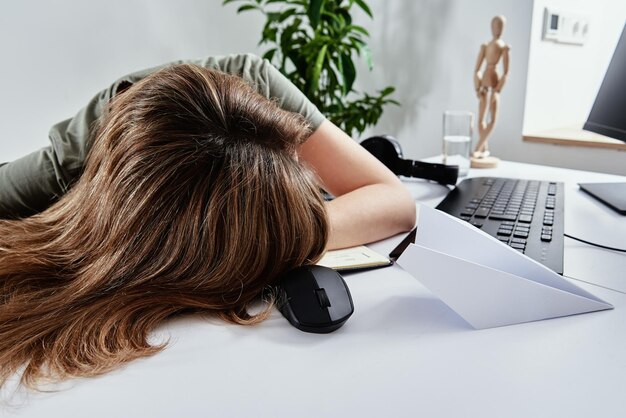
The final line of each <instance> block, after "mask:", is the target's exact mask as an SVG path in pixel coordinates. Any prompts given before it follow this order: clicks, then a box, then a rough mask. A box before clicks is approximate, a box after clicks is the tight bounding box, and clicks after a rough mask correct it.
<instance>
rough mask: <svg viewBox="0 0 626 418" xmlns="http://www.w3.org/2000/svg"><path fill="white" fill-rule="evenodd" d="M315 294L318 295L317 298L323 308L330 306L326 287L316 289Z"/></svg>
mask: <svg viewBox="0 0 626 418" xmlns="http://www.w3.org/2000/svg"><path fill="white" fill-rule="evenodd" d="M315 294H316V295H317V300H318V302H319V303H320V306H321V307H322V308H329V307H330V300H329V299H328V295H327V294H326V290H325V289H324V288H321V289H315Z"/></svg>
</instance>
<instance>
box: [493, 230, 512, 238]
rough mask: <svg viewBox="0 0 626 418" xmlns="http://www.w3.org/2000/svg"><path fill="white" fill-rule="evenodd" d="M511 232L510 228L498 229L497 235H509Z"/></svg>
mask: <svg viewBox="0 0 626 418" xmlns="http://www.w3.org/2000/svg"><path fill="white" fill-rule="evenodd" d="M512 233H513V231H512V230H510V229H498V232H497V234H498V235H503V236H505V237H510V236H511V234H512Z"/></svg>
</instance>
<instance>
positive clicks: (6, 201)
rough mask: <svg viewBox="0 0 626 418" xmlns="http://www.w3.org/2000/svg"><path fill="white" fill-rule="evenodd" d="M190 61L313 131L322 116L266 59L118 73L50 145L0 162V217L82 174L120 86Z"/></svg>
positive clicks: (20, 213) (51, 195)
mask: <svg viewBox="0 0 626 418" xmlns="http://www.w3.org/2000/svg"><path fill="white" fill-rule="evenodd" d="M182 63H192V64H197V65H201V66H204V67H206V68H213V69H217V70H220V71H222V72H225V73H228V74H233V75H238V76H240V77H242V78H243V79H244V80H246V81H247V82H248V83H250V84H251V85H252V86H253V87H254V88H255V89H256V90H257V91H258V92H259V93H260V94H262V95H263V96H265V97H267V98H269V99H272V100H275V101H276V102H277V103H278V105H279V106H281V107H282V108H283V109H285V110H288V111H291V112H297V113H300V114H302V115H303V116H304V117H305V118H306V119H307V120H308V122H309V123H310V124H311V127H312V128H313V130H315V129H317V127H318V126H319V125H320V124H321V123H322V122H323V121H324V116H323V115H322V114H321V113H320V111H319V110H318V109H317V107H315V105H314V104H313V103H311V101H310V100H309V99H308V98H307V97H306V96H305V95H304V93H302V92H301V91H300V90H299V89H298V88H297V87H296V86H294V85H293V84H292V83H291V82H290V81H289V80H288V79H287V78H286V77H285V76H284V75H283V74H281V73H280V71H278V70H277V69H276V68H275V67H273V66H272V65H271V64H270V63H269V62H268V61H267V60H264V59H261V58H259V57H257V56H255V55H253V54H240V55H235V54H234V55H226V56H217V57H208V58H203V59H197V60H184V61H183V60H180V61H175V62H171V63H168V64H165V65H161V66H158V67H153V68H148V69H145V70H141V71H137V72H134V73H132V74H129V75H127V76H124V77H121V78H120V79H118V80H117V81H116V82H115V83H113V84H112V85H111V86H110V87H109V88H107V89H105V90H102V91H101V92H100V93H98V94H97V95H96V96H94V97H93V98H92V99H91V101H90V102H89V103H88V104H87V106H85V107H84V108H83V109H81V110H80V111H79V112H78V113H77V114H76V115H75V116H74V117H73V118H71V119H67V120H64V121H62V122H60V123H57V124H56V125H54V126H53V127H52V128H51V129H50V132H49V139H50V143H51V145H50V146H48V147H45V148H42V149H40V150H39V151H36V152H33V153H31V154H29V155H27V156H25V157H23V158H20V159H18V160H15V161H13V162H11V163H4V164H0V219H6V218H19V217H25V216H30V215H32V214H34V213H37V212H40V211H42V210H44V209H45V208H47V207H48V206H50V205H51V204H52V203H54V201H56V200H57V199H58V198H59V197H60V196H62V195H63V194H64V193H65V192H67V190H69V188H70V187H71V186H72V184H73V183H74V182H75V181H76V180H77V179H78V177H79V176H80V174H81V173H82V169H83V165H84V162H85V158H86V156H87V153H88V152H89V148H90V138H91V135H90V133H91V130H92V128H93V126H94V123H95V122H96V121H97V119H98V118H99V117H100V115H101V114H102V111H103V109H104V107H105V106H106V105H107V104H108V102H109V101H110V99H111V98H112V97H113V96H114V95H115V94H116V93H117V92H118V91H120V90H122V89H124V88H126V87H128V86H130V85H132V84H133V83H136V82H137V81H139V80H141V79H143V78H144V77H146V76H148V75H150V74H151V73H153V72H155V71H157V70H159V69H162V68H164V67H167V66H170V65H173V64H182Z"/></svg>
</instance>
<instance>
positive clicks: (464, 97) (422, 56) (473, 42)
mask: <svg viewBox="0 0 626 418" xmlns="http://www.w3.org/2000/svg"><path fill="white" fill-rule="evenodd" d="M372 6H373V12H374V16H375V20H374V21H373V22H371V21H368V20H366V19H363V23H364V24H365V25H366V26H367V27H368V28H369V29H370V31H371V33H372V44H371V45H372V50H373V52H374V59H375V66H376V68H375V70H374V71H373V73H372V74H370V75H369V77H367V78H366V77H363V79H362V80H361V81H362V83H361V84H360V85H361V86H365V85H368V84H369V85H375V86H377V87H383V86H384V85H386V84H393V85H395V86H396V87H397V89H398V90H397V95H396V97H397V98H398V100H399V101H400V102H401V103H402V106H401V107H399V108H389V110H388V111H387V113H385V114H384V115H383V120H382V121H381V123H380V126H378V127H377V128H376V129H374V130H372V131H371V132H377V133H381V132H387V133H391V134H395V135H397V137H398V139H399V140H400V141H401V143H402V144H403V147H404V149H405V155H406V156H407V157H411V158H422V157H426V156H430V155H436V154H439V153H440V152H441V125H442V115H443V112H444V111H445V110H447V109H463V110H471V111H473V112H474V113H475V114H477V112H478V100H477V98H476V95H475V92H474V85H473V72H474V66H475V64H476V58H477V56H478V52H479V49H480V45H481V44H482V43H484V42H488V41H490V40H491V39H492V35H491V19H492V18H493V17H494V16H496V15H500V14H502V15H504V16H506V18H507V24H506V27H505V29H504V33H503V37H502V38H503V39H504V41H506V42H507V43H509V44H510V45H511V47H512V48H511V68H510V76H509V81H508V82H507V85H506V86H505V87H504V90H503V92H502V96H501V112H500V118H499V120H498V123H497V125H496V128H495V130H494V132H493V136H492V138H491V140H490V148H491V150H492V152H493V153H494V154H495V155H498V156H500V157H502V158H506V159H511V160H519V159H520V156H519V155H518V152H517V151H518V150H517V148H518V147H519V145H521V132H522V115H523V112H524V94H525V86H526V70H527V65H526V64H527V62H528V45H529V32H530V24H531V16H532V1H530V0H505V1H492V0H474V1H466V0H446V1H441V0H422V1H388V2H372Z"/></svg>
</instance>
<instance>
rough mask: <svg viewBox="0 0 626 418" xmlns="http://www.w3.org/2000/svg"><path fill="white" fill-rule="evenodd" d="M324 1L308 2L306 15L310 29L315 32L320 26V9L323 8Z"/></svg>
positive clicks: (313, 0) (311, 0)
mask: <svg viewBox="0 0 626 418" xmlns="http://www.w3.org/2000/svg"><path fill="white" fill-rule="evenodd" d="M324 2H325V0H310V1H309V8H308V10H307V15H308V16H309V20H310V21H311V27H312V28H313V30H316V29H317V27H318V26H319V24H320V17H321V16H322V9H323V7H324Z"/></svg>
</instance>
